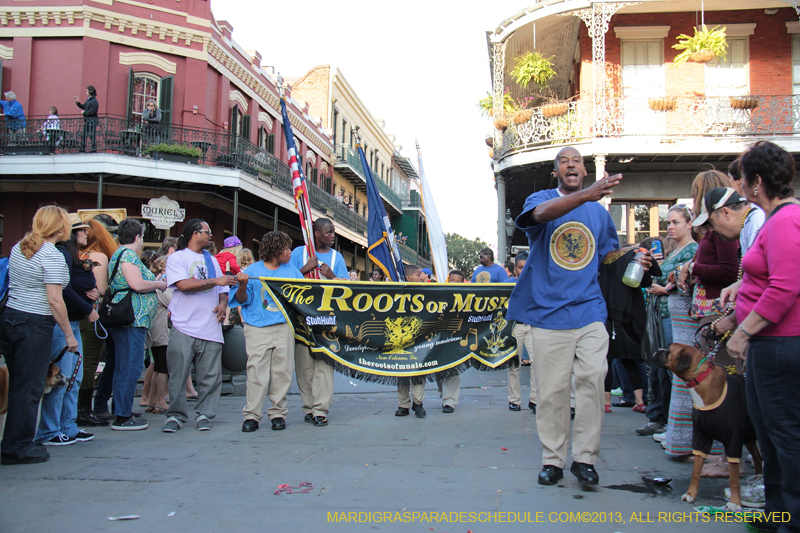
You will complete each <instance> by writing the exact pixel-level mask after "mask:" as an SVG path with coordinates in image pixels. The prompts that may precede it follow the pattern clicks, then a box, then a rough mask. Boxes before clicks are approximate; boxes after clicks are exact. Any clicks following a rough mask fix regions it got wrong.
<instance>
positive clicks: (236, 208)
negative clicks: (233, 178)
mask: <svg viewBox="0 0 800 533" xmlns="http://www.w3.org/2000/svg"><path fill="white" fill-rule="evenodd" d="M238 222H239V189H238V188H236V189H234V191H233V234H234V235H236V234H237V233H236V230H237V228H238V225H239V224H238Z"/></svg>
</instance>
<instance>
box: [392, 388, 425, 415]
mask: <svg viewBox="0 0 800 533" xmlns="http://www.w3.org/2000/svg"><path fill="white" fill-rule="evenodd" d="M409 389H410V390H411V396H413V398H414V403H422V400H424V399H425V385H409V384H408V383H398V384H397V406H398V407H400V408H403V409H410V408H411V396H409V395H408V391H409Z"/></svg>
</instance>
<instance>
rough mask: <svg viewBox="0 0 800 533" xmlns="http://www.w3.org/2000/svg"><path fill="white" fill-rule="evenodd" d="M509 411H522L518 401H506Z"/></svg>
mask: <svg viewBox="0 0 800 533" xmlns="http://www.w3.org/2000/svg"><path fill="white" fill-rule="evenodd" d="M508 410H509V411H522V407H520V405H519V404H518V403H514V402H508Z"/></svg>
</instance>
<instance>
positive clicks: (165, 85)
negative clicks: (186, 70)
mask: <svg viewBox="0 0 800 533" xmlns="http://www.w3.org/2000/svg"><path fill="white" fill-rule="evenodd" d="M174 81H175V76H167V77H165V78H161V87H160V89H159V96H158V99H159V102H158V107H160V108H161V125H162V126H168V125H169V124H171V123H172V85H173V82H174Z"/></svg>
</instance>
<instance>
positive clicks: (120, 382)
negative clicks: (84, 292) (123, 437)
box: [108, 327, 147, 418]
mask: <svg viewBox="0 0 800 533" xmlns="http://www.w3.org/2000/svg"><path fill="white" fill-rule="evenodd" d="M108 334H109V336H110V337H112V338H113V339H114V356H115V357H116V365H115V366H114V383H113V385H112V387H113V391H114V414H115V415H117V416H118V417H120V418H128V417H130V416H131V408H132V407H133V397H134V395H135V394H136V383H137V381H138V380H139V376H141V375H142V368H144V338H145V335H146V334H147V328H133V327H128V328H108Z"/></svg>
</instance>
